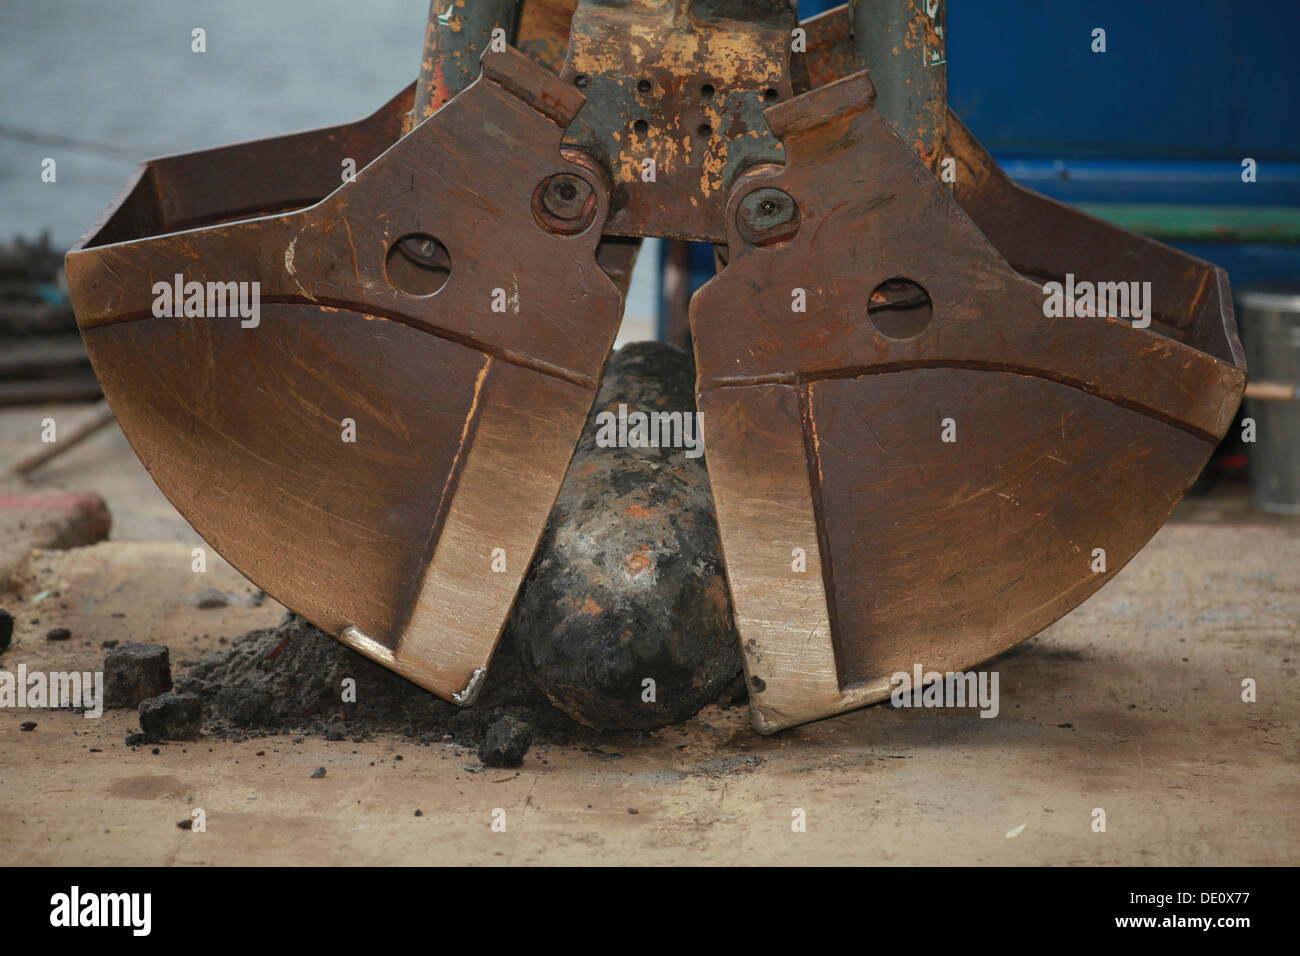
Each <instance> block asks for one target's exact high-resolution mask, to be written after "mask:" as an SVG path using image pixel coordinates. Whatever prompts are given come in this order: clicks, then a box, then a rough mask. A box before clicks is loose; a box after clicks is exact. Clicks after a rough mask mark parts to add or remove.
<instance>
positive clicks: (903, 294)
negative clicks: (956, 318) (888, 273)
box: [867, 276, 934, 339]
mask: <svg viewBox="0 0 1300 956" xmlns="http://www.w3.org/2000/svg"><path fill="white" fill-rule="evenodd" d="M933 317H934V305H933V303H931V302H930V294H929V293H928V292H926V291H925V289H923V288H921V286H920V285H919V284H917V283H915V282H913V281H912V280H911V279H905V278H903V277H901V276H898V277H895V278H893V279H886V280H885V281H884V282H882V283H880V285H878V286H876V287H875V289H873V290H872V292H871V297H870V298H869V299H868V300H867V318H869V319H870V320H871V324H872V325H874V326H875V327H876V331H877V332H879V333H880V334H881V335H883V336H885V337H886V338H891V339H911V338H915V337H916V336H918V335H920V334H921V333H922V332H924V331H925V327H926V326H927V325H929V324H930V319H931V318H933Z"/></svg>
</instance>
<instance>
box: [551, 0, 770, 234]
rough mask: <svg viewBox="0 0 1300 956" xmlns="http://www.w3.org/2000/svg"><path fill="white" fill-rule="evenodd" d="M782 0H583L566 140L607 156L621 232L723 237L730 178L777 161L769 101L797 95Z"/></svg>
mask: <svg viewBox="0 0 1300 956" xmlns="http://www.w3.org/2000/svg"><path fill="white" fill-rule="evenodd" d="M793 27H794V15H793V13H792V11H791V8H790V5H789V4H788V3H786V2H784V0H757V2H755V0H747V2H742V0H581V2H580V3H579V4H578V9H577V12H576V13H575V14H574V16H573V21H572V32H571V34H570V37H569V53H568V58H567V60H566V62H565V64H564V70H563V72H562V73H561V77H562V78H563V79H564V80H565V81H566V82H569V83H572V84H574V85H575V86H576V87H577V88H579V89H581V90H582V91H583V92H584V93H585V94H586V96H587V103H586V105H585V106H584V107H583V109H582V111H581V112H580V113H579V114H578V116H577V118H576V119H575V121H574V122H573V124H572V125H571V126H570V127H569V130H568V133H567V134H566V137H565V139H566V142H569V143H572V144H573V145H576V146H578V147H580V148H582V149H583V150H585V151H587V152H589V153H591V154H592V155H593V156H595V157H597V158H598V159H599V160H600V161H601V162H602V163H604V164H605V166H606V168H607V169H608V170H609V173H610V178H611V180H612V182H613V194H612V200H611V204H610V205H611V209H610V218H609V221H608V222H607V223H606V225H605V231H606V232H607V233H611V234H614V235H632V236H651V235H653V236H663V237H667V238H675V239H698V240H710V241H713V240H719V239H721V238H722V231H721V212H722V209H723V207H724V205H725V203H726V196H727V189H728V187H729V186H730V184H731V182H732V181H734V179H735V177H736V176H737V175H739V174H740V173H741V172H742V171H743V170H744V169H745V168H747V167H748V166H750V165H753V164H756V163H765V162H779V161H780V160H781V157H782V150H781V144H780V143H779V142H777V140H776V139H775V137H773V136H772V134H771V131H770V130H769V129H768V128H767V123H766V121H765V120H764V119H763V113H762V111H763V109H764V107H766V106H770V105H771V104H772V103H774V102H777V101H779V100H786V99H789V98H790V96H791V95H792V92H793V91H792V88H791V85H790V69H789V67H790V30H791V29H792V28H793Z"/></svg>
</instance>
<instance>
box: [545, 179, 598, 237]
mask: <svg viewBox="0 0 1300 956" xmlns="http://www.w3.org/2000/svg"><path fill="white" fill-rule="evenodd" d="M533 215H534V216H535V217H536V218H537V222H538V223H539V224H540V225H541V227H542V228H543V229H546V230H547V231H548V232H555V233H559V234H561V235H574V234H576V233H579V232H582V230H584V229H586V228H587V226H588V225H590V223H591V220H592V219H593V218H594V217H595V215H596V192H595V190H593V189H592V188H591V184H590V183H588V182H587V181H586V180H585V179H583V178H582V177H581V176H575V175H573V174H572V173H557V174H556V175H554V176H551V177H548V178H547V179H545V180H543V181H542V183H541V185H539V186H538V187H537V190H536V192H534V193H533Z"/></svg>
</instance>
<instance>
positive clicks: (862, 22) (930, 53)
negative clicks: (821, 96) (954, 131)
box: [849, 0, 948, 175]
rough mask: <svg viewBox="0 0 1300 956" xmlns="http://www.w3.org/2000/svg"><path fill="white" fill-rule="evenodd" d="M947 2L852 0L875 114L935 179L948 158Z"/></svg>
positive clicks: (860, 63)
mask: <svg viewBox="0 0 1300 956" xmlns="http://www.w3.org/2000/svg"><path fill="white" fill-rule="evenodd" d="M947 7H948V5H947V3H946V2H945V0H853V2H852V3H851V4H850V6H849V13H850V19H851V21H852V24H853V49H854V51H855V53H856V58H855V59H856V68H857V69H859V70H870V71H871V79H872V82H873V83H875V86H876V109H877V110H879V111H880V115H881V116H883V117H884V118H885V119H886V120H888V121H889V123H890V124H891V125H892V126H893V127H894V130H895V132H897V133H898V135H899V136H900V137H902V139H903V142H905V143H907V144H908V145H910V146H911V147H912V149H914V150H915V151H916V154H917V155H918V156H920V157H921V162H923V163H925V165H926V166H927V167H929V169H930V171H931V172H932V173H934V174H935V175H938V174H939V162H940V160H941V159H942V158H943V156H944V138H945V135H946V128H947V119H948V68H947V65H946V64H947V59H946V55H945V52H944V51H945V47H944V21H945V19H946V14H947Z"/></svg>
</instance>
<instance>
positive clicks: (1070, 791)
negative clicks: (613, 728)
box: [0, 411, 1300, 864]
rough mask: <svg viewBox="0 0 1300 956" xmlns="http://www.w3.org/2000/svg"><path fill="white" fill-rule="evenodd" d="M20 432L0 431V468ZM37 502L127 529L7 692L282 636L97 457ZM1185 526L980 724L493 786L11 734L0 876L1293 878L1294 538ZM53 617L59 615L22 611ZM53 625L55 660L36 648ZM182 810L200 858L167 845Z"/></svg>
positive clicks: (290, 756)
mask: <svg viewBox="0 0 1300 956" xmlns="http://www.w3.org/2000/svg"><path fill="white" fill-rule="evenodd" d="M33 414H36V413H34V412H30V413H25V412H21V411H19V412H6V413H3V414H0V460H7V458H8V456H9V454H11V453H12V449H13V447H14V446H15V442H16V441H17V440H18V439H19V438H20V437H22V435H23V434H25V433H26V429H27V427H28V423H27V422H26V419H25V418H24V417H23V416H24V415H33ZM39 481H40V482H41V483H43V484H48V485H51V486H52V485H54V484H59V485H61V486H63V487H72V488H77V489H80V490H87V489H91V488H94V489H95V490H98V491H100V492H101V493H102V494H104V495H105V497H106V498H108V500H109V505H110V508H111V509H113V510H114V511H115V513H116V514H117V515H118V517H119V524H118V527H117V531H116V532H115V535H114V539H115V540H113V541H110V542H108V543H105V544H100V545H95V546H92V547H89V548H82V549H76V550H73V551H66V552H44V553H38V554H35V555H34V556H33V558H32V560H31V561H30V562H29V564H28V568H27V573H26V575H25V576H24V577H23V578H22V579H20V580H19V581H18V582H17V592H18V593H17V595H15V594H9V595H5V596H3V597H2V598H0V606H3V607H6V608H10V609H13V610H15V611H16V612H18V611H19V610H20V609H21V613H19V615H18V616H19V622H18V629H17V631H16V634H15V642H14V646H12V647H11V648H10V649H9V650H8V651H7V652H6V653H4V655H3V656H0V667H2V668H6V669H10V670H13V669H15V668H16V667H17V665H18V663H19V662H23V663H26V664H27V666H28V668H29V669H32V668H41V669H64V668H72V667H76V668H89V667H98V665H99V661H100V660H101V656H102V653H103V652H102V650H101V649H100V643H101V642H102V641H103V640H111V639H128V638H129V639H133V640H149V641H158V642H161V643H166V644H168V645H169V646H170V647H172V648H173V661H174V666H177V665H179V663H182V662H184V661H186V660H192V659H194V658H195V657H196V656H197V655H198V654H199V653H201V652H203V651H205V650H208V649H216V648H218V647H219V646H220V642H221V641H222V640H223V639H224V640H229V639H231V638H233V637H235V636H237V635H238V634H240V633H242V632H244V631H245V630H247V629H249V628H251V627H256V626H263V625H266V624H270V623H272V622H274V621H275V620H276V619H277V618H278V616H279V614H280V609H279V608H278V607H276V606H274V604H273V602H270V601H268V602H266V603H265V604H264V605H262V606H261V607H258V608H252V607H230V608H225V609H215V610H199V609H197V608H195V607H193V606H191V605H190V604H188V603H187V599H188V598H189V597H191V596H192V595H193V594H194V593H196V592H197V590H198V589H200V588H201V587H204V586H216V587H220V588H223V589H226V590H231V591H236V592H239V593H245V592H247V591H248V590H249V586H248V585H247V583H246V582H244V581H243V580H242V579H241V578H239V576H238V575H237V574H236V572H234V571H233V570H232V569H230V568H229V567H228V566H226V565H224V564H223V563H222V562H220V561H219V560H218V559H213V560H211V562H210V564H209V572H208V574H207V575H205V576H198V575H194V574H193V573H192V572H191V571H190V553H191V548H192V547H193V546H194V542H193V540H191V537H190V536H191V535H192V534H193V533H192V532H190V531H189V530H188V529H187V528H185V527H184V526H183V524H181V523H180V522H179V518H178V517H176V516H175V515H174V514H172V515H170V516H168V514H167V510H166V509H167V507H168V506H167V505H166V502H165V500H162V499H160V498H156V497H154V496H156V495H157V493H156V491H153V489H152V486H151V485H150V484H149V483H148V479H147V476H145V475H144V472H143V470H142V469H141V468H140V466H139V465H138V464H137V463H136V462H135V459H134V458H133V457H132V456H131V455H130V453H129V450H127V449H126V448H125V443H124V442H123V440H122V439H121V436H120V433H117V432H116V431H115V430H113V431H110V432H106V433H104V435H102V436H101V437H100V438H97V439H96V440H95V441H94V442H91V443H88V444H87V446H86V447H84V448H82V449H78V450H76V451H74V452H71V453H69V455H68V456H67V458H66V459H62V460H60V462H59V463H58V465H57V468H53V469H51V472H50V473H49V474H43V475H41V476H40V478H39ZM160 502H161V503H160ZM136 509H139V513H136ZM1186 513H1187V514H1188V515H1189V516H1190V518H1191V520H1186V519H1185V520H1182V521H1176V522H1174V523H1171V524H1170V525H1169V526H1167V527H1166V528H1165V529H1164V530H1162V531H1161V532H1160V533H1159V534H1158V535H1157V536H1156V538H1155V539H1154V540H1153V541H1152V543H1151V544H1150V545H1149V546H1148V547H1147V548H1146V549H1145V550H1144V551H1143V552H1142V553H1141V554H1140V555H1139V556H1138V558H1137V559H1135V560H1134V561H1133V562H1132V564H1131V565H1130V566H1129V567H1128V568H1126V569H1125V570H1124V571H1123V572H1121V573H1120V574H1119V575H1118V576H1117V577H1116V579H1115V580H1114V581H1113V582H1112V583H1111V584H1109V585H1108V586H1107V587H1106V588H1104V589H1103V590H1102V591H1101V592H1100V593H1099V594H1098V595H1096V596H1095V597H1093V598H1092V599H1091V600H1089V601H1088V602H1087V603H1086V604H1085V605H1083V606H1082V607H1081V608H1079V609H1078V610H1076V611H1075V612H1074V613H1073V614H1071V615H1069V616H1068V617H1067V618H1065V619H1064V620H1063V621H1061V622H1060V623H1058V624H1057V625H1055V626H1054V627H1052V628H1050V629H1049V630H1048V631H1046V632H1045V633H1044V634H1042V635H1040V636H1039V637H1038V638H1035V639H1034V640H1032V641H1029V642H1027V643H1026V644H1024V645H1021V647H1019V648H1018V649H1016V650H1014V651H1012V652H1010V653H1008V654H1005V655H1003V656H1002V657H1000V658H998V659H997V660H996V661H994V662H991V663H990V664H988V665H985V666H986V668H987V669H991V670H997V671H998V672H999V674H1000V681H1001V687H1000V689H1001V713H1000V714H999V716H998V717H997V718H996V719H992V720H987V719H980V718H979V716H978V714H977V712H976V711H973V710H968V711H955V710H896V709H894V708H892V707H889V706H888V705H885V706H876V707H871V708H868V709H866V710H861V711H858V712H855V713H852V714H848V715H844V716H841V717H837V718H833V719H830V720H825V721H822V722H820V723H817V724H813V725H810V726H806V727H801V728H796V729H794V730H791V731H787V732H784V733H782V734H779V735H777V736H774V737H768V738H764V737H761V736H759V735H757V734H755V733H754V732H752V731H751V730H750V729H749V727H748V724H747V719H746V714H745V713H744V711H743V710H729V711H724V710H721V709H718V708H709V709H707V710H705V711H704V712H703V713H701V714H700V715H699V717H698V718H697V719H695V720H693V721H691V722H689V723H687V724H684V725H680V726H676V727H671V728H667V729H665V730H662V731H659V732H656V733H654V734H649V735H645V736H642V737H640V738H638V737H635V736H630V737H626V738H618V739H613V740H611V741H610V742H609V743H608V744H607V745H605V746H603V747H602V748H600V749H601V750H602V751H603V752H600V753H592V752H585V751H582V750H578V749H571V748H560V747H539V748H535V749H534V750H533V751H531V752H530V753H529V755H528V757H527V758H526V760H525V763H524V766H523V767H522V768H520V769H519V770H518V771H513V770H511V771H502V770H490V769H489V770H483V769H481V768H480V766H479V764H478V760H477V758H476V756H475V754H474V753H473V752H471V751H468V750H465V749H462V748H459V747H455V746H452V745H450V744H444V745H442V746H436V745H435V746H429V747H425V746H418V745H415V744H413V743H411V742H409V741H405V740H402V739H399V738H385V739H379V740H376V741H372V742H369V743H364V744H358V743H352V742H337V743H329V742H325V741H323V740H319V739H314V738H313V739H307V740H303V741H302V742H295V741H294V739H292V738H290V737H286V736H277V737H268V738H262V739H259V740H252V741H248V742H245V743H233V742H228V741H208V740H204V741H199V742H194V743H188V744H178V743H172V744H168V745H165V746H163V747H161V748H159V749H160V753H159V754H157V755H155V754H153V753H152V752H151V750H152V748H149V747H142V748H138V749H135V750H132V749H129V748H127V747H125V746H124V743H123V740H124V738H125V736H126V734H127V733H128V732H129V731H131V730H133V729H135V728H136V726H137V721H136V718H135V715H134V713H132V712H122V711H119V712H106V713H105V715H104V716H103V717H102V718H100V719H98V720H88V719H85V718H84V717H82V716H80V715H77V714H73V713H67V712H40V713H35V714H34V713H32V712H30V711H9V712H7V713H3V714H0V864H12V863H65V864H116V863H148V864H169V863H177V864H232V863H241V864H277V863H313V864H314V863H322V864H323V863H335V864H372V863H410V864H421V863H468V864H495V863H574V864H586V863H615V864H618V863H684V864H694V863H701V864H702V863H713V864H743V863H771V864H781V863H785V864H806V863H823V864H826V863H829V864H844V863H907V864H924V863H953V864H1037V863H1048V864H1080V863H1097V864H1259V863H1273V864H1278V863H1290V864H1295V863H1297V862H1300V813H1298V812H1297V810H1298V809H1300V807H1298V803H1300V798H1298V797H1297V792H1298V791H1297V783H1300V774H1298V773H1297V770H1298V765H1300V760H1298V759H1297V758H1298V757H1300V748H1298V747H1297V744H1298V743H1300V729H1298V728H1300V721H1297V717H1300V696H1298V695H1297V694H1296V677H1297V665H1298V661H1300V647H1298V646H1297V637H1298V636H1300V573H1297V572H1298V570H1300V525H1297V523H1295V522H1288V521H1264V520H1256V519H1254V518H1251V517H1250V515H1249V513H1248V512H1245V511H1244V510H1243V509H1242V508H1241V507H1240V503H1239V502H1235V503H1234V502H1228V503H1227V504H1226V505H1225V504H1223V503H1222V502H1214V501H1211V502H1208V503H1207V502H1204V501H1203V502H1197V503H1194V505H1193V506H1192V507H1191V508H1189V509H1187V511H1186ZM1207 517H1209V518H1214V519H1216V522H1215V523H1206V522H1205V521H1204V520H1203V519H1205V518H1207ZM1225 518H1230V519H1233V520H1232V521H1231V522H1229V523H1225V522H1224V519H1225ZM167 528H170V532H169V533H166V534H164V533H162V532H163V530H164V529H167ZM133 538H134V540H131V539H133ZM142 539H143V540H142ZM45 589H49V590H52V591H57V592H58V594H57V596H51V597H47V598H45V599H44V601H42V602H41V604H40V605H37V606H35V607H31V608H30V613H29V608H28V606H19V605H17V603H16V602H17V599H18V597H21V598H23V599H26V600H27V601H28V604H30V598H31V597H32V596H33V595H35V594H38V593H39V592H40V591H41V590H45ZM64 605H66V606H64ZM114 614H123V615H125V616H124V617H114V616H113V615H114ZM32 618H37V619H39V622H40V623H39V624H32V623H30V621H31V619H32ZM55 626H66V627H68V628H69V629H70V630H71V631H72V632H73V635H74V636H73V639H72V640H71V641H67V642H63V643H51V642H48V641H46V640H45V639H44V636H43V635H44V633H45V631H46V630H48V629H49V628H50V627H55ZM177 669H179V667H177ZM1245 677H1253V678H1254V679H1255V680H1256V681H1257V683H1258V701H1257V702H1255V703H1251V704H1247V703H1243V702H1242V700H1241V686H1240V685H1241V681H1242V679H1243V678H1245ZM25 720H35V721H36V722H37V725H38V726H37V728H36V729H35V730H34V731H31V732H27V733H24V732H21V731H20V730H19V724H20V722H22V721H25ZM399 755H400V756H401V757H402V758H403V759H401V760H398V759H397V757H398V756H399ZM372 764H373V765H372ZM320 766H323V767H325V768H327V775H326V776H325V777H324V778H323V779H311V778H310V773H311V771H312V770H313V768H315V767H320ZM196 807H197V808H202V809H203V810H204V811H205V813H206V820H207V830H206V832H203V833H197V832H192V831H186V830H182V829H180V828H178V827H177V823H178V822H179V821H181V820H184V819H187V818H189V817H190V815H191V812H192V810H193V809H194V808H196ZM1094 808H1102V809H1104V810H1105V812H1106V823H1107V829H1106V832H1104V833H1097V832H1093V830H1092V827H1091V824H1092V820H1093V810H1094ZM797 809H802V810H803V811H805V814H806V819H807V831H806V832H803V833H797V832H792V827H791V824H792V820H793V816H792V815H793V813H794V812H795V811H796V810H797ZM416 810H420V811H421V813H422V815H421V816H418V817H417V816H416V815H415V811H416ZM494 811H502V812H503V813H504V820H505V830H504V832H498V831H494V830H493V828H492V823H493V820H494ZM633 811H635V812H633ZM499 817H500V815H499V814H498V815H497V818H498V819H499ZM1022 826H1023V829H1020V828H1021V827H1022ZM1012 834H1015V835H1014V836H1013V835H1012Z"/></svg>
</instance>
